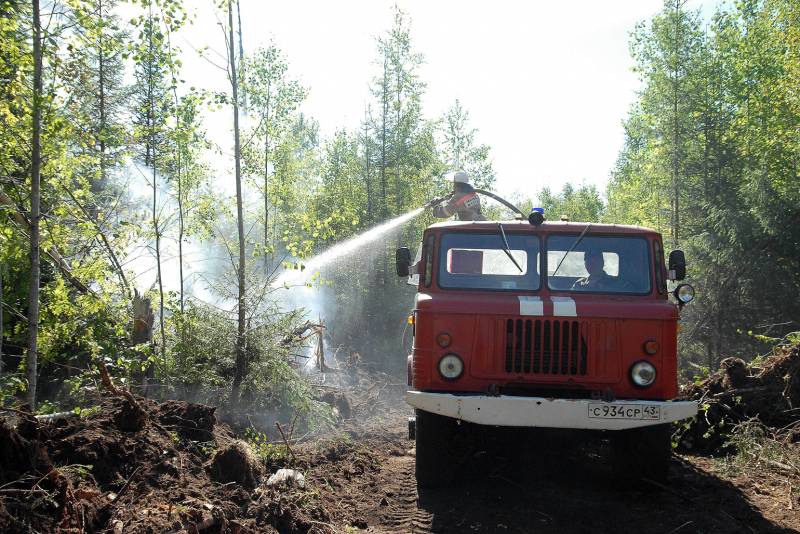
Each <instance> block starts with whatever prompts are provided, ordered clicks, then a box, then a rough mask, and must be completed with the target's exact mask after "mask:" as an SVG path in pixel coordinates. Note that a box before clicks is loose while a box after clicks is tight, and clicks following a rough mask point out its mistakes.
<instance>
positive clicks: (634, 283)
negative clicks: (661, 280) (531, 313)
mask: <svg viewBox="0 0 800 534" xmlns="http://www.w3.org/2000/svg"><path fill="white" fill-rule="evenodd" d="M575 238H576V236H572V235H566V236H550V237H549V238H548V239H547V271H548V273H547V274H548V278H547V286H548V287H549V288H550V289H554V290H559V291H583V292H588V293H628V294H637V295H643V294H647V293H650V288H651V283H650V272H651V271H652V269H651V268H650V266H651V261H650V254H649V252H648V251H649V247H648V246H647V240H646V239H643V238H641V237H603V236H585V237H584V238H583V239H582V240H581V242H580V244H579V245H578V246H577V247H575V249H574V250H573V251H571V252H570V253H569V254H567V251H568V250H569V248H570V246H571V245H572V244H573V243H574V242H575ZM565 254H566V257H564V255H565ZM559 262H561V267H560V268H559V269H558V272H557V273H556V274H555V275H554V274H553V271H555V269H556V266H557V265H558V264H559Z"/></svg>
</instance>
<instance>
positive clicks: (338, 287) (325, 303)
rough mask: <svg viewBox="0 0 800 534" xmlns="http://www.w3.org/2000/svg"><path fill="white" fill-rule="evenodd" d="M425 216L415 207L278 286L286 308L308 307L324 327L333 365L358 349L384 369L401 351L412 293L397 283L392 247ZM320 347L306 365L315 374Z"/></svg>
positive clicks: (310, 315)
mask: <svg viewBox="0 0 800 534" xmlns="http://www.w3.org/2000/svg"><path fill="white" fill-rule="evenodd" d="M420 213H422V209H421V208H419V209H415V210H413V211H410V212H408V213H406V214H404V215H401V216H399V217H396V218H395V219H392V220H390V221H387V222H386V223H383V224H380V225H378V226H376V227H374V228H371V229H369V230H367V231H365V232H363V233H361V234H359V235H357V236H354V237H352V238H350V239H348V240H346V241H343V242H342V243H339V244H337V245H334V246H333V247H331V248H329V249H327V250H325V251H324V252H322V253H320V254H318V255H316V256H314V257H312V258H310V259H309V260H308V261H307V262H305V264H304V267H305V268H304V269H303V270H299V269H294V270H288V271H285V272H284V273H282V274H281V275H280V276H279V277H278V278H276V279H275V280H274V281H273V282H272V284H271V285H272V287H273V289H275V294H276V296H277V297H278V299H279V300H280V302H281V303H282V305H283V306H285V307H287V308H289V309H291V308H303V309H304V310H305V312H306V314H307V317H308V318H309V320H311V321H312V322H314V323H317V322H318V321H320V322H322V323H324V325H325V339H324V342H325V343H324V344H325V352H324V356H325V363H326V365H327V366H329V367H337V365H338V363H339V362H342V361H345V360H346V359H347V358H348V357H349V356H350V352H351V351H355V352H359V353H360V354H362V355H364V357H365V358H364V360H365V361H367V360H368V361H370V362H371V363H375V364H378V365H379V366H380V367H383V365H382V364H381V363H380V362H379V361H378V360H380V359H384V362H383V363H386V362H385V360H386V359H387V358H392V355H396V353H397V352H398V351H400V350H401V342H400V338H401V334H402V329H403V326H404V324H405V317H406V315H407V312H408V306H409V305H410V302H411V295H410V294H409V293H410V288H408V287H407V286H405V285H404V284H397V283H396V282H394V281H393V280H394V272H393V271H394V264H393V262H390V261H388V260H387V256H389V252H390V251H389V250H387V248H389V247H391V248H393V244H394V243H398V244H399V242H400V234H401V231H402V230H403V228H404V225H405V224H406V223H408V222H409V221H411V220H413V219H414V218H415V217H417V216H418V215H420ZM315 348H316V339H312V340H311V341H310V345H309V347H308V351H307V353H306V356H311V357H309V358H307V359H306V361H305V366H304V368H305V369H307V370H309V371H310V370H312V369H313V363H314V361H315V360H314V358H313V356H314V355H315ZM393 359H394V358H392V360H390V361H393ZM398 361H399V360H398ZM395 363H396V362H395ZM390 366H391V364H390Z"/></svg>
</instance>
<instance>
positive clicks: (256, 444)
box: [244, 427, 290, 470]
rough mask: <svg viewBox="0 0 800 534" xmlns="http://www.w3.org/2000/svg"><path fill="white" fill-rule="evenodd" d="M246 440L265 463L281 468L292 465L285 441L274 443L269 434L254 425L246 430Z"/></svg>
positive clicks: (268, 466)
mask: <svg viewBox="0 0 800 534" xmlns="http://www.w3.org/2000/svg"><path fill="white" fill-rule="evenodd" d="M244 440H245V441H246V442H247V443H248V444H249V445H250V447H251V448H252V449H253V452H254V453H255V455H256V456H257V457H258V459H259V460H261V461H262V462H263V463H264V465H265V466H266V467H267V468H269V469H270V470H272V469H280V468H281V467H286V466H288V465H290V463H289V460H290V456H289V450H288V449H287V448H286V445H285V444H283V443H273V442H271V441H270V439H269V436H267V435H266V434H265V433H264V432H260V431H258V430H256V429H254V428H252V427H248V428H246V429H245V431H244Z"/></svg>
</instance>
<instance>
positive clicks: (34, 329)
mask: <svg viewBox="0 0 800 534" xmlns="http://www.w3.org/2000/svg"><path fill="white" fill-rule="evenodd" d="M32 3H33V122H32V130H33V131H32V136H31V137H32V139H31V211H30V216H29V220H30V229H31V230H30V263H31V272H30V281H29V285H28V352H27V354H26V357H25V368H26V370H27V375H28V395H27V399H26V400H27V403H28V405H29V406H30V409H31V410H34V409H36V378H37V366H38V350H39V347H38V342H39V282H40V265H39V262H40V258H39V219H40V217H41V213H40V203H41V190H40V187H41V170H42V144H41V143H42V140H41V136H42V25H41V20H40V16H39V0H33V2H32Z"/></svg>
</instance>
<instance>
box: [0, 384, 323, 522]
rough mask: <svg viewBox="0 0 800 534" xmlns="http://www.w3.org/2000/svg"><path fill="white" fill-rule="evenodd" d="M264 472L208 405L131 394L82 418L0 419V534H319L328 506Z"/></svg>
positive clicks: (250, 453) (114, 399)
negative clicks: (310, 502)
mask: <svg viewBox="0 0 800 534" xmlns="http://www.w3.org/2000/svg"><path fill="white" fill-rule="evenodd" d="M126 393H127V392H126ZM267 474H268V473H265V472H264V469H263V467H262V464H261V463H260V462H259V460H257V459H256V458H255V457H254V456H253V453H252V452H251V451H250V449H249V446H248V445H247V444H246V443H244V442H241V441H238V440H236V439H235V438H234V436H233V434H232V433H231V432H230V430H229V429H228V428H227V427H225V426H223V425H220V424H218V423H217V421H216V417H215V409H214V408H213V407H210V406H203V405H200V404H191V403H186V402H177V401H169V402H165V403H156V402H154V401H150V400H147V399H142V398H138V397H136V398H134V397H133V396H131V395H129V394H128V395H120V396H114V397H110V398H108V399H105V400H104V401H103V403H102V405H101V406H99V407H98V408H97V410H96V411H95V413H93V414H92V415H91V416H88V417H85V418H77V419H76V418H73V419H60V420H59V419H56V420H55V421H50V422H43V421H38V420H37V419H36V418H33V417H30V416H25V415H24V414H22V419H21V421H20V423H19V424H18V425H17V426H16V427H15V428H12V427H11V426H9V425H7V424H5V423H4V422H2V420H1V419H0V486H2V490H0V532H30V531H37V532H57V531H58V532H104V531H107V532H120V531H124V532H126V533H128V532H132V533H135V532H180V531H184V532H270V531H274V532H281V533H283V532H287V533H295V532H299V533H307V532H315V531H319V532H324V531H325V528H326V527H324V525H325V524H326V522H327V518H328V514H327V512H326V511H325V509H324V508H321V507H314V506H299V505H297V504H296V501H298V500H299V501H302V500H303V496H302V495H301V494H297V495H293V493H294V491H292V492H288V491H287V492H284V493H282V492H281V491H280V490H273V489H268V488H266V487H264V486H262V485H260V484H261V483H262V481H263V479H264V475H267ZM254 488H255V489H254ZM271 529H272V530H271ZM328 530H330V529H328Z"/></svg>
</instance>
